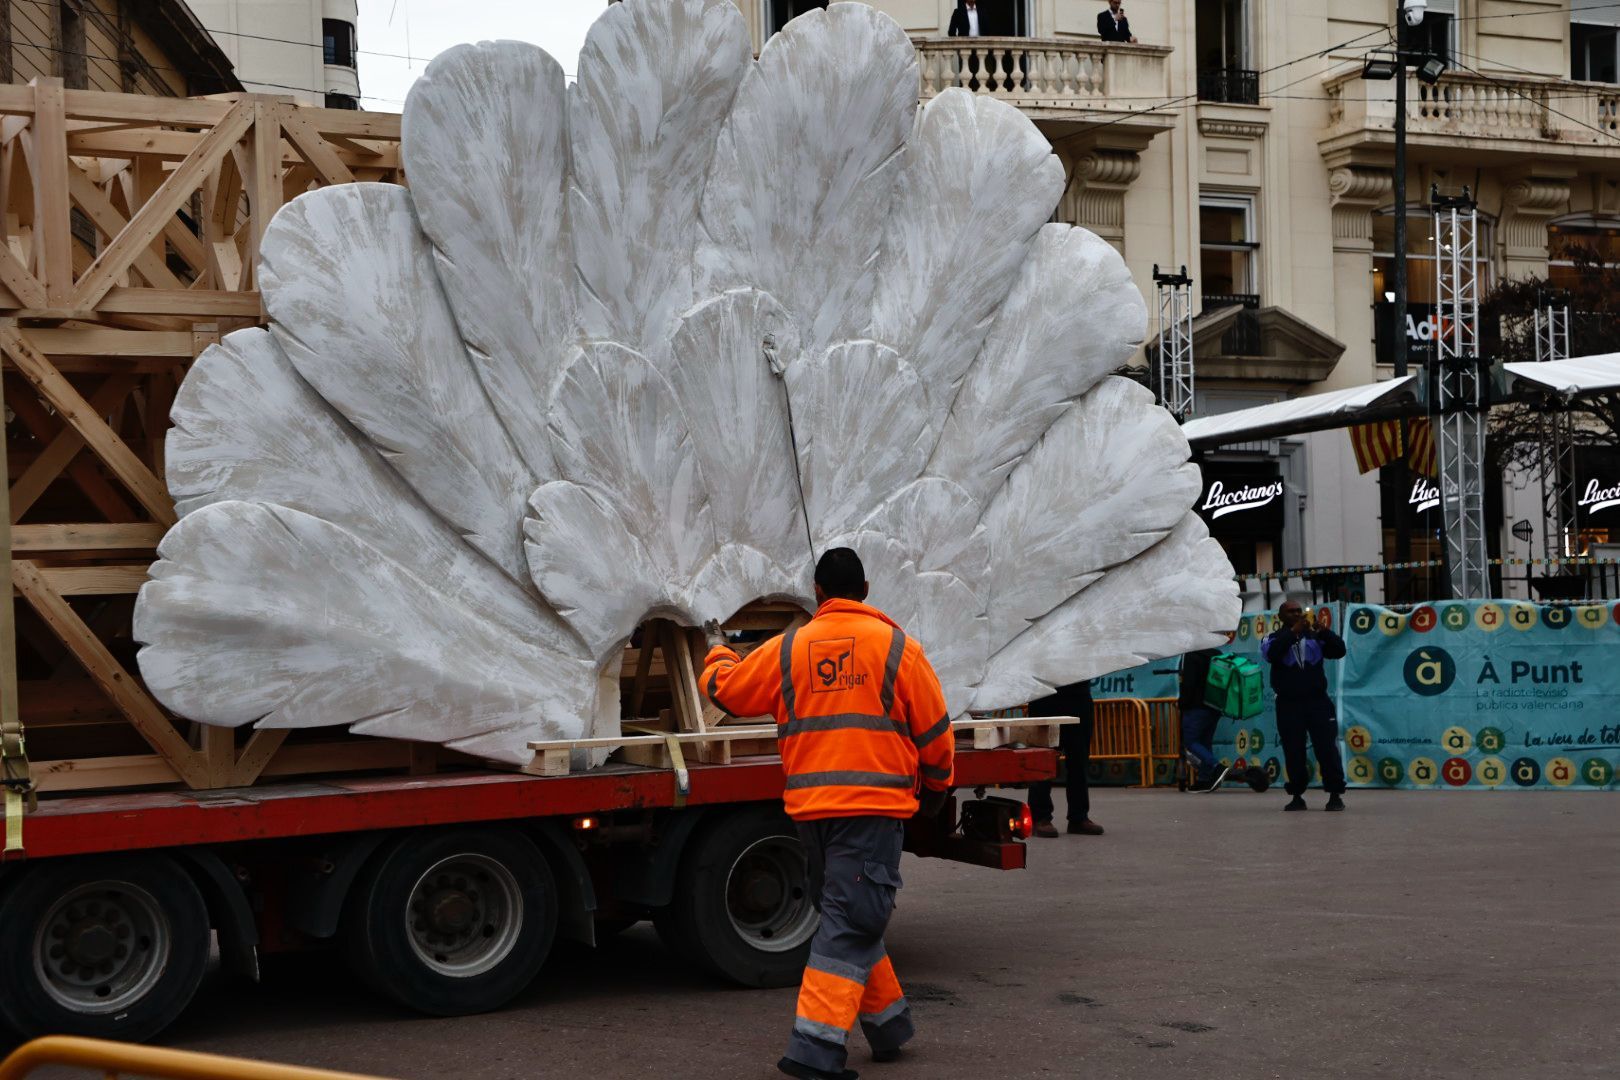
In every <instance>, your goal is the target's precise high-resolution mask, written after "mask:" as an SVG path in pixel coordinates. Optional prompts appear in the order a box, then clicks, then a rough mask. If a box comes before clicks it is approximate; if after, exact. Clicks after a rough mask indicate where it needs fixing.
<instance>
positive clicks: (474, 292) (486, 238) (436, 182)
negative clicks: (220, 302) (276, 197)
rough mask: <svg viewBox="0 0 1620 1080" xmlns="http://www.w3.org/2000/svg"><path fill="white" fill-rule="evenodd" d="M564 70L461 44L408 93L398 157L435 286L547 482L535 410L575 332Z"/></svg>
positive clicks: (520, 49)
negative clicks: (567, 269)
mask: <svg viewBox="0 0 1620 1080" xmlns="http://www.w3.org/2000/svg"><path fill="white" fill-rule="evenodd" d="M565 95H566V87H565V85H564V83H563V72H562V68H560V67H559V66H558V65H557V62H556V61H555V60H553V59H552V58H551V57H550V56H548V55H546V53H545V52H543V51H542V50H540V49H538V48H536V47H535V46H533V45H528V44H525V43H523V42H518V41H495V42H489V41H486V42H481V43H479V44H477V45H458V46H456V47H454V48H452V49H449V50H447V51H445V52H443V53H440V54H439V55H438V56H437V57H435V58H434V60H433V62H432V63H430V64H429V65H428V66H427V70H426V71H424V72H423V73H422V77H421V78H420V79H418V80H416V82H415V83H414V84H412V86H411V90H410V93H409V94H408V95H407V97H406V100H405V115H404V117H403V118H402V120H401V140H400V158H401V161H402V162H403V163H404V165H405V171H406V173H407V175H409V176H410V179H411V198H412V200H413V202H414V204H415V207H416V212H417V215H418V217H419V218H420V220H421V224H422V231H423V232H424V233H426V234H427V236H428V238H429V239H430V240H431V241H432V242H433V246H434V251H435V253H436V254H437V256H438V271H439V275H438V276H439V280H440V281H441V282H443V284H444V288H445V292H446V293H447V294H448V295H449V297H450V303H451V306H452V307H454V309H455V313H456V323H457V325H458V326H459V328H460V330H461V336H462V338H463V339H464V340H465V341H466V343H467V346H468V349H469V351H470V354H471V356H472V359H473V363H474V366H475V368H476V369H477V371H478V374H479V376H480V377H481V379H482V380H483V383H484V386H485V387H486V388H487V389H488V391H489V396H490V400H491V401H492V402H493V403H494V407H495V411H496V412H497V413H498V414H499V415H500V418H501V422H502V423H503V424H504V425H505V426H506V430H507V431H508V432H509V433H510V434H511V436H512V441H513V442H514V443H515V444H516V446H517V448H518V450H519V451H520V452H521V453H522V455H523V457H524V460H525V461H527V462H528V463H529V466H530V467H531V468H532V469H533V470H534V471H535V472H536V474H537V475H539V476H542V477H547V476H550V475H551V451H550V448H549V447H548V445H547V443H546V436H545V424H544V418H543V417H541V416H540V415H539V414H538V412H537V411H536V410H535V409H533V408H532V407H526V406H527V405H528V404H529V403H532V402H535V401H544V400H545V399H546V396H547V395H548V394H549V393H550V391H551V382H552V379H553V377H554V376H555V375H556V370H557V366H558V364H559V363H560V362H561V360H562V355H563V349H564V348H565V346H566V344H567V339H568V336H569V333H570V331H571V329H572V326H573V289H572V287H571V283H570V282H569V281H568V278H567V275H564V274H559V273H557V268H558V267H559V266H561V265H564V264H565V263H566V262H567V261H568V258H569V251H570V248H569V243H568V232H567V228H566V226H565V217H564V214H563V200H564V198H565V187H566V180H567V175H568V125H567V119H568V111H567V109H566V108H565V104H566V96H565Z"/></svg>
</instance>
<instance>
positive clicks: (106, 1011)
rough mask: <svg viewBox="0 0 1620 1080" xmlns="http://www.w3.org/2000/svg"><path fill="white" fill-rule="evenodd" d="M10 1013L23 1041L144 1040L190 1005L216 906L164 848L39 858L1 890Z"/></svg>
mask: <svg viewBox="0 0 1620 1080" xmlns="http://www.w3.org/2000/svg"><path fill="white" fill-rule="evenodd" d="M0 926H3V927H5V928H6V933H5V935H4V936H3V937H0V1017H3V1018H4V1019H5V1021H6V1023H7V1024H8V1025H9V1026H10V1027H11V1028H12V1029H13V1030H15V1031H16V1032H18V1033H19V1034H21V1035H24V1036H25V1037H28V1038H32V1037H34V1036H36V1035H59V1034H66V1035H88V1036H92V1037H95V1038H101V1039H121V1040H123V1041H126V1042H138V1041H141V1040H143V1039H149V1038H151V1037H152V1036H154V1035H156V1034H157V1033H158V1032H160V1031H162V1030H163V1029H164V1028H165V1027H167V1026H168V1025H169V1024H170V1023H172V1022H173V1021H174V1019H175V1018H176V1017H177V1016H179V1015H180V1013H181V1012H182V1011H184V1009H185V1007H186V1005H187V1004H189V1003H190V1001H191V998H192V995H194V994H195V993H196V992H197V986H198V984H199V983H201V982H202V977H203V970H204V968H205V967H206V966H207V963H208V946H209V925H208V908H207V905H205V904H204V903H203V898H202V894H201V893H200V892H198V891H197V886H196V883H195V882H193V881H192V880H191V877H190V875H188V874H187V873H186V872H185V871H184V870H183V869H181V868H180V867H179V866H178V865H177V864H176V863H175V862H174V860H172V859H170V858H169V857H168V856H166V855H159V854H148V855H107V856H100V857H97V858H88V859H72V860H62V861H59V862H58V861H48V862H41V863H38V864H36V865H33V866H29V867H27V868H26V869H24V870H23V872H22V873H21V874H20V875H19V877H18V879H17V880H16V881H14V882H13V883H11V885H10V886H9V887H8V888H7V889H6V890H5V892H4V894H3V895H0Z"/></svg>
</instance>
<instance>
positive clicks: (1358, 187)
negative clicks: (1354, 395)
mask: <svg viewBox="0 0 1620 1080" xmlns="http://www.w3.org/2000/svg"><path fill="white" fill-rule="evenodd" d="M1394 186H1395V181H1394V176H1393V174H1392V173H1391V172H1390V170H1388V169H1384V168H1376V167H1372V166H1367V165H1344V166H1341V167H1339V168H1337V169H1334V170H1333V171H1332V172H1331V173H1329V174H1328V193H1329V197H1330V199H1331V202H1332V207H1333V292H1334V305H1333V313H1334V326H1333V333H1334V336H1335V337H1337V338H1338V339H1339V340H1340V341H1342V342H1344V343H1345V346H1346V348H1345V354H1344V358H1343V359H1342V360H1341V361H1340V362H1339V367H1338V369H1337V370H1336V371H1335V372H1334V375H1335V377H1336V380H1337V381H1340V382H1343V383H1344V385H1347V386H1353V385H1356V384H1358V383H1367V382H1371V381H1372V380H1373V379H1374V378H1375V376H1376V365H1375V364H1374V356H1375V350H1374V348H1373V333H1374V324H1373V307H1372V305H1373V303H1374V302H1375V301H1378V300H1381V299H1382V297H1375V296H1374V295H1373V291H1372V269H1373V240H1372V215H1373V211H1374V210H1376V209H1378V208H1379V207H1381V206H1384V205H1387V204H1388V202H1389V200H1390V197H1391V193H1392V192H1393V190H1394Z"/></svg>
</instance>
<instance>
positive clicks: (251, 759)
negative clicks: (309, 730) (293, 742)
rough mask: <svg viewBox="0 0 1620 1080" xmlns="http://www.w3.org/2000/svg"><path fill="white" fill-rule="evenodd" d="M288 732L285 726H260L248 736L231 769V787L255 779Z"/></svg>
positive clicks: (243, 785) (239, 785)
mask: <svg viewBox="0 0 1620 1080" xmlns="http://www.w3.org/2000/svg"><path fill="white" fill-rule="evenodd" d="M289 734H291V732H290V731H288V730H287V729H286V728H260V729H259V730H257V731H255V732H254V733H253V734H252V735H251V736H249V737H248V741H247V745H246V746H244V747H242V754H241V756H240V757H238V758H237V759H236V766H235V768H233V769H232V770H231V787H247V786H248V785H250V784H252V783H253V782H254V781H255V780H257V779H258V778H259V774H260V773H262V772H264V769H265V766H266V765H268V764H270V760H271V759H272V758H274V757H275V756H276V751H278V750H280V749H281V744H282V743H284V742H286V741H287V736H288V735H289Z"/></svg>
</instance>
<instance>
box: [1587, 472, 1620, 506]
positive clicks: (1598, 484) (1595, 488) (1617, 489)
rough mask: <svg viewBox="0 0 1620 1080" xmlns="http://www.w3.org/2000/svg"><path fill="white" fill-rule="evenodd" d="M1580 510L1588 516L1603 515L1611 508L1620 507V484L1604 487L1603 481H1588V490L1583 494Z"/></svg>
mask: <svg viewBox="0 0 1620 1080" xmlns="http://www.w3.org/2000/svg"><path fill="white" fill-rule="evenodd" d="M1579 505H1580V508H1581V510H1583V511H1584V512H1586V513H1588V514H1597V513H1601V512H1602V511H1604V510H1608V509H1610V508H1611V507H1615V506H1620V484H1615V485H1613V486H1612V487H1604V486H1603V483H1602V481H1599V480H1588V481H1587V482H1586V490H1585V491H1583V492H1581V499H1580V504H1579Z"/></svg>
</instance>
